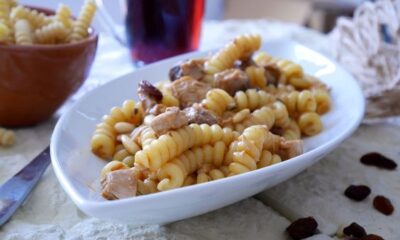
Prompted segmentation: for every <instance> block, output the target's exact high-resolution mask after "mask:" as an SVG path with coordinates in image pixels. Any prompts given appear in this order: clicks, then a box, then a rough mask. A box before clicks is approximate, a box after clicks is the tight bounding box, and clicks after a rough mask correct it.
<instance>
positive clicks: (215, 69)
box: [91, 35, 331, 200]
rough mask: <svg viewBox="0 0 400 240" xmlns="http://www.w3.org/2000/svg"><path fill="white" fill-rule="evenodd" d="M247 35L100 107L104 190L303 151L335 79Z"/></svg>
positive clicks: (155, 183)
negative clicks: (104, 111)
mask: <svg viewBox="0 0 400 240" xmlns="http://www.w3.org/2000/svg"><path fill="white" fill-rule="evenodd" d="M260 45H261V38H260V36H259V35H242V36H238V37H237V38H235V39H234V40H233V41H231V42H230V43H228V44H227V45H226V46H225V47H223V48H222V49H221V50H220V51H218V52H217V53H215V54H214V55H212V56H211V57H209V58H204V59H189V60H186V61H184V62H181V63H178V64H177V65H175V66H173V67H172V68H171V70H170V74H169V77H170V81H169V82H160V83H158V84H156V85H155V86H154V85H152V84H150V83H149V82H147V81H145V80H143V81H141V82H140V83H139V88H138V95H139V98H140V99H139V101H137V102H136V101H134V100H126V101H125V102H124V103H123V104H122V106H121V107H114V108H112V109H111V111H110V113H109V114H108V115H105V116H104V117H103V121H102V122H101V123H99V124H98V125H97V127H96V130H95V132H94V134H93V136H92V139H91V148H92V152H93V153H94V154H96V155H97V156H99V157H101V158H103V159H106V160H110V162H109V163H108V164H107V165H106V166H105V167H104V168H103V170H102V172H101V183H102V195H103V197H105V198H106V199H109V200H113V199H120V198H127V197H133V196H136V195H137V194H149V193H155V192H158V191H166V190H170V189H174V188H179V187H184V186H188V185H192V184H199V183H204V182H208V181H212V180H217V179H220V178H224V177H230V176H233V175H237V174H242V173H246V172H249V171H252V170H256V169H259V168H264V167H268V166H270V165H272V164H277V163H279V162H281V161H286V160H289V159H291V158H292V157H295V156H297V155H300V154H302V153H303V142H302V140H301V137H302V136H313V135H315V134H318V133H320V132H321V131H322V130H323V126H322V122H321V120H320V116H321V115H322V114H324V113H326V112H328V111H329V110H330V107H331V100H330V94H329V89H328V87H327V86H326V85H325V84H323V83H322V82H321V81H319V80H318V79H316V78H314V77H312V76H309V75H307V74H305V73H304V72H303V69H302V67H301V66H300V65H299V64H297V63H295V62H292V61H290V60H286V59H279V58H276V57H273V56H270V55H268V54H267V53H256V51H257V50H258V49H259V48H260Z"/></svg>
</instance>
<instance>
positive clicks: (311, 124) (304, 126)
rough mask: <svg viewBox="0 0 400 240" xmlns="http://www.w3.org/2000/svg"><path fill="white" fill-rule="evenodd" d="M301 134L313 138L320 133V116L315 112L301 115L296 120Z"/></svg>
mask: <svg viewBox="0 0 400 240" xmlns="http://www.w3.org/2000/svg"><path fill="white" fill-rule="evenodd" d="M298 124H299V127H300V130H301V132H302V133H303V134H304V135H306V136H314V135H316V134H318V133H320V132H321V131H322V122H321V118H320V116H319V115H318V114H317V113H315V112H307V113H303V114H302V115H301V116H300V117H299V120H298Z"/></svg>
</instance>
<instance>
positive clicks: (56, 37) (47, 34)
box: [35, 22, 69, 44]
mask: <svg viewBox="0 0 400 240" xmlns="http://www.w3.org/2000/svg"><path fill="white" fill-rule="evenodd" d="M68 34H69V32H68V29H67V28H66V27H65V26H64V25H63V24H62V23H60V22H52V23H50V24H49V25H46V26H43V27H41V28H39V29H36V31H35V38H36V42H37V43H40V44H55V43H60V42H65V40H66V38H67V36H68Z"/></svg>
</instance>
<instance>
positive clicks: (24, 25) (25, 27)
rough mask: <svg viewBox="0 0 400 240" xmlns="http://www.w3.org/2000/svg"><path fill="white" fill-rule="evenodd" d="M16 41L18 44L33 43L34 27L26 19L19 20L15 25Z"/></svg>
mask: <svg viewBox="0 0 400 240" xmlns="http://www.w3.org/2000/svg"><path fill="white" fill-rule="evenodd" d="M14 29H15V33H14V34H15V42H16V44H18V45H30V44H33V34H32V27H31V25H30V23H29V22H28V21H27V20H25V19H20V20H17V22H16V23H15V26H14Z"/></svg>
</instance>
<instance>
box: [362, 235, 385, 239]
mask: <svg viewBox="0 0 400 240" xmlns="http://www.w3.org/2000/svg"><path fill="white" fill-rule="evenodd" d="M360 240H384V239H383V237H381V236H378V235H375V234H368V235H367V236H364V237H362V238H360Z"/></svg>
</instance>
